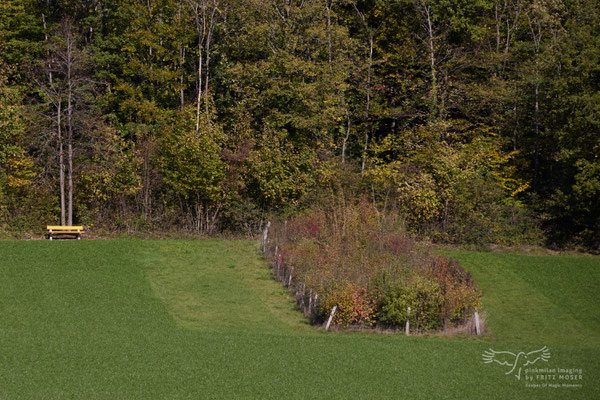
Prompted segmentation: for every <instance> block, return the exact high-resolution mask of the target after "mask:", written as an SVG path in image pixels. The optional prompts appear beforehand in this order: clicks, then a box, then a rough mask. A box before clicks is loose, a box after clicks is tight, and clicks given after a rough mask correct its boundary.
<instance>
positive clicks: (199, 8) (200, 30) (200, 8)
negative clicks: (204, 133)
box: [193, 1, 206, 133]
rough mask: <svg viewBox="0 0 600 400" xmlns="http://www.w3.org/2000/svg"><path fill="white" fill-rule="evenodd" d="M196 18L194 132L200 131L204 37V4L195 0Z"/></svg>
mask: <svg viewBox="0 0 600 400" xmlns="http://www.w3.org/2000/svg"><path fill="white" fill-rule="evenodd" d="M193 8H194V16H195V19H196V32H197V34H198V97H197V98H196V133H199V132H200V108H201V105H202V66H203V54H204V52H203V48H204V38H205V36H206V4H202V5H200V4H199V3H198V2H197V1H196V2H194V4H193Z"/></svg>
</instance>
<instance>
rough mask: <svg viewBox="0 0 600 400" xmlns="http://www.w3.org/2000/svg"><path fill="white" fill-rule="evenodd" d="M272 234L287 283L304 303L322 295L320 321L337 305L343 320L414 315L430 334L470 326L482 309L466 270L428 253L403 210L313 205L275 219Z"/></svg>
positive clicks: (337, 318) (273, 254)
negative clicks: (406, 228) (283, 219)
mask: <svg viewBox="0 0 600 400" xmlns="http://www.w3.org/2000/svg"><path fill="white" fill-rule="evenodd" d="M269 237H270V240H269V245H268V246H267V248H268V249H267V256H268V257H269V258H270V259H271V261H272V263H273V265H276V266H277V268H278V271H279V270H283V269H285V270H287V271H290V272H289V274H291V275H292V278H289V275H288V278H285V279H282V281H283V282H285V283H286V284H291V286H294V285H295V287H301V288H302V293H303V295H302V301H304V298H305V296H304V293H308V292H309V291H310V292H311V293H319V296H321V297H320V299H319V303H318V305H317V306H316V308H315V307H314V305H313V309H314V310H315V315H314V320H315V321H316V322H323V321H325V320H326V318H327V317H328V316H329V314H330V312H331V310H332V308H333V307H334V306H337V309H336V312H335V315H334V318H333V321H332V322H333V324H335V325H337V326H341V327H347V326H362V327H374V326H379V327H386V328H394V327H400V326H403V325H404V324H405V323H406V320H407V317H409V318H410V323H411V327H412V328H415V329H417V330H419V331H422V332H430V331H436V330H442V329H447V328H451V327H456V326H459V325H461V324H464V323H466V322H467V320H468V319H469V318H470V317H471V316H472V314H473V312H474V311H475V310H477V309H478V308H479V307H480V299H481V292H480V291H479V290H478V289H477V287H476V286H475V284H474V282H473V279H472V277H471V275H470V274H469V273H468V272H467V271H465V270H464V269H463V268H462V267H461V266H460V265H459V264H458V263H457V262H456V261H453V260H451V259H448V258H445V257H441V256H436V255H432V254H430V253H428V252H427V251H426V250H424V249H423V248H422V247H420V246H418V245H417V244H416V243H415V242H414V241H413V240H412V239H410V238H409V237H408V235H407V234H406V232H405V231H404V229H403V224H402V221H401V219H400V218H399V217H398V215H397V214H395V213H393V212H386V213H383V212H379V211H377V210H376V209H375V208H373V207H372V206H371V205H370V204H369V203H368V202H366V201H360V202H357V203H355V204H352V205H348V204H344V205H343V206H340V205H338V206H330V207H327V208H319V207H316V208H313V209H312V210H310V211H307V212H305V213H303V214H302V215H301V216H298V217H296V218H293V219H291V220H290V221H287V222H279V223H274V224H273V226H272V227H271V229H270V234H269ZM292 267H293V273H292V272H291V271H292ZM277 275H278V276H279V272H278V273H277ZM292 282H293V283H292ZM311 301H312V299H311ZM408 307H410V309H411V312H410V315H408V314H407V309H408Z"/></svg>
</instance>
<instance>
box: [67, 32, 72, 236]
mask: <svg viewBox="0 0 600 400" xmlns="http://www.w3.org/2000/svg"><path fill="white" fill-rule="evenodd" d="M65 28H66V36H67V38H66V39H67V43H66V44H67V49H66V50H67V54H66V56H67V60H66V62H67V163H68V177H67V180H68V206H67V207H68V208H67V210H68V211H67V225H69V226H71V225H73V76H72V74H73V51H74V43H73V36H72V27H71V25H70V23H69V22H67V25H66V27H65Z"/></svg>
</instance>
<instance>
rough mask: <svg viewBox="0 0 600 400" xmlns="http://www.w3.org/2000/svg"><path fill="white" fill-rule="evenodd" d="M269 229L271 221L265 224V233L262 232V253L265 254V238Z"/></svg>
mask: <svg viewBox="0 0 600 400" xmlns="http://www.w3.org/2000/svg"><path fill="white" fill-rule="evenodd" d="M270 227H271V221H269V222H267V226H266V228H265V231H264V232H263V240H262V242H263V253H266V252H267V236H268V235H269V228H270Z"/></svg>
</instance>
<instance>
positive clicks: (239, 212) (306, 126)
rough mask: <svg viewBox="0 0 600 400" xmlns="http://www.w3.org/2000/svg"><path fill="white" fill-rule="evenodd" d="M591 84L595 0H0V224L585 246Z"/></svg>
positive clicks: (592, 200)
mask: <svg viewBox="0 0 600 400" xmlns="http://www.w3.org/2000/svg"><path fill="white" fill-rule="evenodd" d="M599 89H600V6H599V5H598V3H597V2H596V1H595V0H527V1H526V0H476V1H466V0H460V1H448V0H389V1H381V0H368V1H358V0H260V1H259V0H144V1H139V0H3V1H2V2H1V3H0V209H1V210H2V211H1V212H2V222H1V223H2V226H3V229H4V230H5V231H6V230H11V229H16V230H20V231H23V230H29V231H39V230H40V229H41V227H40V226H39V225H40V223H41V222H40V221H42V223H43V222H46V221H47V222H52V221H55V222H60V223H63V224H70V223H75V222H76V223H82V224H86V225H92V226H96V227H97V228H102V229H106V230H129V231H132V230H141V231H146V230H157V229H160V230H163V229H183V230H187V231H194V232H199V233H213V232H217V231H219V230H232V231H236V232H240V231H243V232H253V231H255V230H256V229H258V228H259V227H260V225H261V223H262V222H263V221H264V220H265V218H267V216H269V215H272V214H279V215H285V214H287V213H290V212H294V211H295V210H300V209H302V208H304V207H308V206H310V205H311V204H314V202H315V201H343V199H346V198H348V193H352V194H353V195H354V196H356V197H359V196H367V197H368V198H369V199H370V201H372V203H373V206H374V207H376V208H377V209H379V210H384V209H386V208H394V209H396V210H398V211H400V212H401V213H402V214H403V215H405V219H406V225H407V226H408V227H409V228H410V229H412V230H413V231H414V232H417V233H419V234H422V235H426V236H428V237H430V238H432V239H434V240H441V241H450V242H500V243H507V244H510V243H514V242H523V241H530V242H536V241H538V242H539V241H540V240H545V241H547V242H548V243H552V244H557V245H565V244H569V245H584V246H586V247H588V248H595V249H598V248H600V202H599V201H598V200H597V199H598V198H599V197H600V159H599V155H600V90H599Z"/></svg>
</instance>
